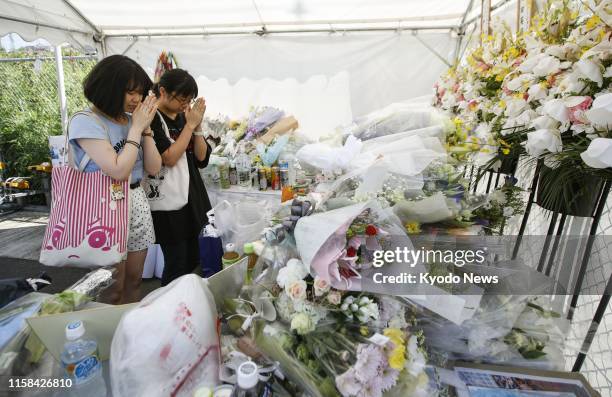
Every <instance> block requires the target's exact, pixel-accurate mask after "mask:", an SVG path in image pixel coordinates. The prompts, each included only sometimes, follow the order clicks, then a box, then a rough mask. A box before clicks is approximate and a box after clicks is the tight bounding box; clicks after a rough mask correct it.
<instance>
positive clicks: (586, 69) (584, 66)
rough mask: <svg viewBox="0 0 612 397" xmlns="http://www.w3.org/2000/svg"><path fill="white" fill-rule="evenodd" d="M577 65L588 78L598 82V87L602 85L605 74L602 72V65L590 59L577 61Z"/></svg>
mask: <svg viewBox="0 0 612 397" xmlns="http://www.w3.org/2000/svg"><path fill="white" fill-rule="evenodd" d="M576 67H577V68H578V71H579V72H580V73H582V74H583V75H584V76H585V77H586V78H588V79H589V80H591V81H594V82H596V83H597V86H598V87H601V86H602V84H603V76H602V74H601V69H602V67H601V66H600V65H599V64H598V63H596V62H593V61H592V60H590V59H585V58H583V59H581V60H579V61H578V62H576Z"/></svg>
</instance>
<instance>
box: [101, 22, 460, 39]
mask: <svg viewBox="0 0 612 397" xmlns="http://www.w3.org/2000/svg"><path fill="white" fill-rule="evenodd" d="M456 29H457V26H455V25H452V26H450V25H446V26H420V27H408V26H405V27H400V28H398V27H388V28H350V29H343V28H341V27H338V28H335V29H296V30H288V29H283V30H270V29H267V30H266V31H265V34H266V35H269V34H291V33H339V32H342V33H344V32H347V33H349V32H402V31H413V32H418V31H421V30H440V31H452V30H456ZM252 34H261V30H256V31H217V32H204V31H203V32H176V33H174V32H159V33H157V32H156V33H142V34H140V33H130V34H128V33H110V34H106V37H119V38H130V37H173V36H174V37H182V36H188V37H202V36H205V37H210V36H221V35H252Z"/></svg>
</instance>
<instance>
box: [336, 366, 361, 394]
mask: <svg viewBox="0 0 612 397" xmlns="http://www.w3.org/2000/svg"><path fill="white" fill-rule="evenodd" d="M336 387H337V388H338V391H339V392H340V394H342V395H343V396H356V395H357V393H359V391H360V390H361V387H362V384H361V383H360V382H359V381H358V380H357V378H356V377H355V369H353V368H350V369H349V370H348V371H346V372H345V373H343V374H342V375H340V376H338V377H336Z"/></svg>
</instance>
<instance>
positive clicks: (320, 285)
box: [314, 276, 330, 296]
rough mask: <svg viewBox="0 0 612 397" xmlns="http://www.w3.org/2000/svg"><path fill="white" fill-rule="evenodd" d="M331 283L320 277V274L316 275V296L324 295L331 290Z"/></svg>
mask: <svg viewBox="0 0 612 397" xmlns="http://www.w3.org/2000/svg"><path fill="white" fill-rule="evenodd" d="M329 288H330V285H329V282H328V281H327V280H324V279H322V278H319V276H317V277H315V280H314V293H315V296H322V295H323V294H325V293H326V292H327V291H329Z"/></svg>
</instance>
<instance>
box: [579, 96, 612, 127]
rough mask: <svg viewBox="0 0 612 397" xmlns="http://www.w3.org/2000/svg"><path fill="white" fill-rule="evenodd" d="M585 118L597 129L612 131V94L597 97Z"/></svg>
mask: <svg viewBox="0 0 612 397" xmlns="http://www.w3.org/2000/svg"><path fill="white" fill-rule="evenodd" d="M585 116H586V118H587V119H588V120H589V121H590V123H591V124H592V125H593V126H595V127H599V128H602V129H606V128H607V129H612V93H607V94H603V95H600V96H598V97H595V100H594V101H593V104H592V105H591V108H590V109H589V110H587V111H586V112H585Z"/></svg>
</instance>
